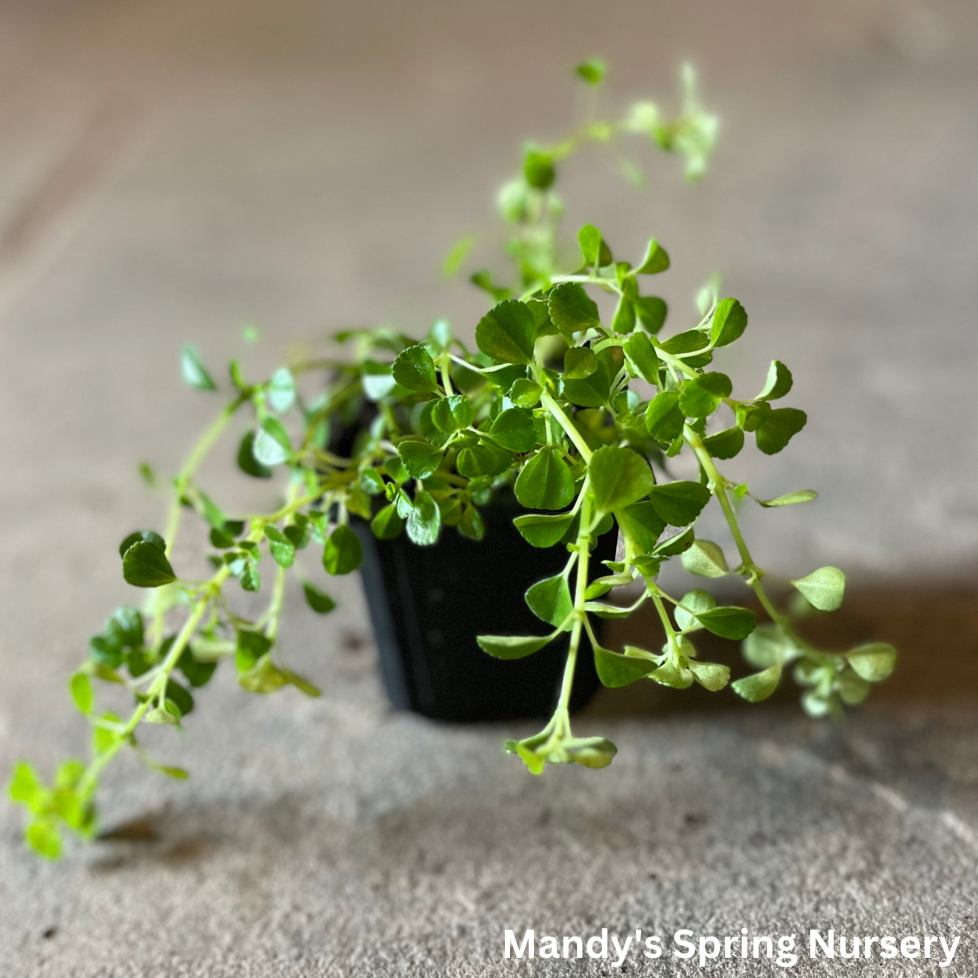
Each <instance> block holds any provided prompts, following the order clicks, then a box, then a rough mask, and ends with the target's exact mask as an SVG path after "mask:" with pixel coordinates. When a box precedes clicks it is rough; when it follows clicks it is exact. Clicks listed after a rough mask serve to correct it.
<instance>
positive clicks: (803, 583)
mask: <svg viewBox="0 0 978 978" xmlns="http://www.w3.org/2000/svg"><path fill="white" fill-rule="evenodd" d="M791 583H792V584H793V585H794V586H795V587H796V588H797V589H798V590H799V591H800V592H801V593H802V594H803V595H804V596H805V597H806V598H807V599H808V600H809V601H810V602H811V603H812V604H813V605H814V606H815V607H816V608H818V610H819V611H835V609H836V608H838V607H839V606H840V605H841V604H842V596H843V594H844V593H845V589H846V575H845V574H843V573H842V571H840V570H839V568H838V567H819V569H818V570H815V571H812V572H811V574H809V575H808V576H807V577H802V578H800V579H799V580H797V581H792V582H791Z"/></svg>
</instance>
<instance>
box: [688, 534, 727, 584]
mask: <svg viewBox="0 0 978 978" xmlns="http://www.w3.org/2000/svg"><path fill="white" fill-rule="evenodd" d="M680 559H681V560H682V564H683V567H685V568H686V570H688V571H689V573H690V574H696V575H697V576H698V577H723V576H724V575H725V574H727V573H728V572H729V568H728V567H727V559H726V557H724V556H723V551H722V550H721V549H720V547H719V546H718V545H717V544H715V543H713V542H711V541H710V540H694V541H693V545H692V546H691V547H690V548H689V550H684V551H683V554H682V557H681V558H680Z"/></svg>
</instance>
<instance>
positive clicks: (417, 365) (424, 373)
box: [393, 343, 438, 394]
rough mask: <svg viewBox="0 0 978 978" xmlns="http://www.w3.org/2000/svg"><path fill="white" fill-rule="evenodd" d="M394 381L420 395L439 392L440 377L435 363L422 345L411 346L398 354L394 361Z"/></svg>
mask: <svg viewBox="0 0 978 978" xmlns="http://www.w3.org/2000/svg"><path fill="white" fill-rule="evenodd" d="M393 376H394V380H396V381H397V383H399V384H400V385H401V386H402V387H406V388H407V389H408V390H409V391H415V392H416V393H419V394H434V393H436V392H437V391H438V377H437V374H436V373H435V361H434V360H432V359H431V354H430V353H429V352H428V351H427V350H426V349H425V348H424V347H423V346H422V345H421V344H420V343H418V344H416V345H415V346H409V347H408V348H407V349H406V350H403V351H402V352H401V353H399V354H398V357H397V359H396V360H395V361H394V369H393Z"/></svg>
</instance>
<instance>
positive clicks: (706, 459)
mask: <svg viewBox="0 0 978 978" xmlns="http://www.w3.org/2000/svg"><path fill="white" fill-rule="evenodd" d="M683 437H684V439H685V441H686V444H687V445H689V446H690V448H692V449H693V452H694V453H695V455H696V458H697V459H698V460H699V463H700V465H702V466H703V471H704V472H705V473H706V476H707V478H708V479H709V482H710V489H711V490H712V492H713V494H714V495H715V496H716V497H717V499H718V500H719V502H720V508H721V509H722V510H723V515H724V517H725V519H726V521H727V526H728V527H730V534H731V536H732V537H733V539H734V543H735V544H736V545H737V551H738V553H739V554H740V559H741V561H742V562H743V563H742V568H741V573H742V574H743V576H744V578H745V579H746V581H747V584H748V586H749V587H750V589H751V590H752V591H753V592H754V594H755V595H756V596H757V600H758V601H759V602H760V604H761V607H762V608H763V609H764V610H765V611H766V612H767V613H768V616H769V617H770V618H771V621H773V622H774V623H775V624H776V625H777V626H778V627H779V628H780V629H781V630H782V631H783V632H784V633H785V634H786V635H788V636H789V637H790V638H791V640H792V641H793V642H795V643H796V644H797V645H798V646H799V647H800V648H803V649H805V651H806V652H808V653H809V654H810V655H812V656H814V657H816V658H818V659H819V660H820V661H821V659H822V658H823V656H822V655H821V653H819V652H818V651H817V650H816V649H814V648H813V647H812V646H811V645H809V643H808V642H806V641H805V640H804V639H802V638H801V637H800V636H799V635H798V634H797V633H796V632H795V630H794V628H793V627H792V625H791V621H790V619H789V618H788V617H787V616H786V615H784V614H782V613H781V612H780V611H778V609H777V608H775V606H774V603H773V602H772V601H771V599H770V597H769V596H768V593H767V591H766V590H765V589H764V585H763V584H762V583H761V578H762V577H763V575H764V571H763V570H761V568H760V567H758V566H757V564H756V563H755V562H754V558H753V557H752V556H751V553H750V550H749V549H748V547H747V543H746V541H745V540H744V536H743V534H742V533H741V532H740V524H739V523H738V522H737V516H736V514H735V513H734V510H733V506H731V504H730V498H729V497H728V496H727V489H726V487H727V481H726V479H724V478H723V476H722V475H720V473H719V472H718V471H717V467H716V465H715V464H714V462H713V458H712V456H711V455H710V453H709V451H707V448H706V446H705V445H704V444H703V440H702V439H701V438H700V436H699V435H698V434H697V433H696V432H695V431H693V429H692V428H690V427H689V425H687V426H686V428H685V430H684V432H683Z"/></svg>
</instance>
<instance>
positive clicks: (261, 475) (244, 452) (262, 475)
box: [237, 431, 272, 479]
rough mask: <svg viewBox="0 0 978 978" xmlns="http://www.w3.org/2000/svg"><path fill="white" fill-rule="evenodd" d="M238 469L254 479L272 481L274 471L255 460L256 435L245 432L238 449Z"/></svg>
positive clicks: (251, 432)
mask: <svg viewBox="0 0 978 978" xmlns="http://www.w3.org/2000/svg"><path fill="white" fill-rule="evenodd" d="M237 462H238V468H239V469H241V471H242V472H244V473H245V474H246V475H250V476H251V477H252V478H253V479H270V478H271V477H272V470H271V469H270V468H269V467H268V466H267V465H263V464H262V463H261V462H259V461H258V459H256V458H255V433H254V432H253V431H248V432H245V435H244V437H243V438H242V439H241V444H240V446H239V447H238V458H237Z"/></svg>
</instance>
